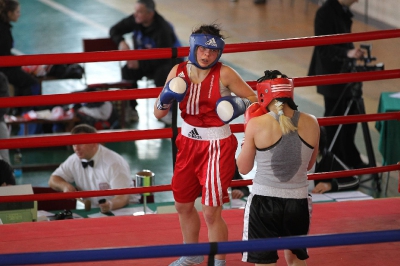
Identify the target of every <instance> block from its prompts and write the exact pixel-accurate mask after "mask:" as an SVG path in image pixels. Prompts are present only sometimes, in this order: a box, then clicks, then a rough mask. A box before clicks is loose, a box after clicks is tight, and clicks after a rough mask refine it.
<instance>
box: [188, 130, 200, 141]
mask: <svg viewBox="0 0 400 266" xmlns="http://www.w3.org/2000/svg"><path fill="white" fill-rule="evenodd" d="M188 137H189V138H192V139H201V136H200V134H199V133H198V132H197V130H196V128H193V129H192V130H191V131H190V132H189V134H188Z"/></svg>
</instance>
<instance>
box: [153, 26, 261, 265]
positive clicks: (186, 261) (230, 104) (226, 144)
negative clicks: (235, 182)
mask: <svg viewBox="0 0 400 266" xmlns="http://www.w3.org/2000/svg"><path fill="white" fill-rule="evenodd" d="M224 45H225V42H224V40H223V37H222V35H221V34H220V29H219V27H218V26H217V25H215V24H212V25H201V26H200V27H199V28H197V29H195V30H194V31H193V32H192V34H191V36H190V52H189V58H188V59H189V60H188V61H185V62H182V63H180V64H178V65H175V66H174V67H173V68H172V69H171V71H170V73H169V75H168V78H167V82H166V83H165V86H164V89H163V90H162V91H161V93H160V95H159V97H158V99H157V101H156V104H155V105H154V115H155V117H156V118H161V117H163V116H165V115H166V114H167V113H168V110H169V109H170V107H171V104H172V103H173V102H174V101H176V102H179V109H180V111H181V112H180V115H181V117H182V120H183V121H182V126H181V131H180V132H179V133H178V136H177V138H176V147H177V150H178V153H177V155H176V163H175V168H174V176H173V177H172V184H171V185H172V191H173V194H174V199H175V207H176V210H177V212H178V215H179V221H180V224H181V230H182V235H183V242H184V243H187V244H189V243H197V242H199V233H200V218H199V214H198V212H197V210H196V208H195V207H194V202H195V200H196V198H197V197H198V196H199V195H200V194H201V197H202V200H201V203H202V205H203V206H202V210H203V211H202V213H203V216H204V221H205V222H206V224H207V229H208V239H209V241H210V242H221V241H227V240H228V228H227V226H226V223H225V221H224V219H223V218H222V216H221V212H222V206H223V204H224V203H226V202H229V195H228V187H229V185H230V183H231V180H232V177H233V176H234V174H235V168H236V167H235V153H236V148H237V139H236V137H235V135H234V134H232V132H231V130H230V127H229V125H228V124H227V123H229V121H231V120H232V119H234V118H235V117H237V116H239V115H241V114H243V113H244V111H245V110H246V105H247V104H249V103H251V102H254V101H257V96H256V94H255V92H254V91H253V90H252V89H251V88H250V86H249V85H248V84H247V83H246V82H245V81H244V80H243V79H242V78H241V77H240V76H239V74H238V73H237V72H236V71H235V70H234V69H232V68H231V67H230V66H227V65H225V64H223V63H221V62H218V61H219V59H220V57H221V54H222V51H223V49H224ZM232 94H234V96H233V95H232ZM246 103H247V104H246ZM203 260H204V257H203V256H183V257H180V258H179V259H177V260H176V261H174V262H172V263H171V264H170V265H169V266H181V265H196V264H200V263H202V262H203ZM224 265H226V261H225V255H224V254H217V255H216V256H215V263H214V266H224Z"/></svg>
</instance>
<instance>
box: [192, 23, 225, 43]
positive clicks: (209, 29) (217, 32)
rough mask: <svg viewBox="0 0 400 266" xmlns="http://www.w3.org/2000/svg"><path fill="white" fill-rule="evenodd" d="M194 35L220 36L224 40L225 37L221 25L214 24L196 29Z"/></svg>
mask: <svg viewBox="0 0 400 266" xmlns="http://www.w3.org/2000/svg"><path fill="white" fill-rule="evenodd" d="M192 33H204V34H211V35H214V36H218V37H220V38H222V39H224V36H222V34H221V28H220V27H219V25H217V24H215V23H213V24H203V25H201V26H200V27H198V28H196V29H194V30H193V31H192Z"/></svg>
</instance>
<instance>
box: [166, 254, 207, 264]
mask: <svg viewBox="0 0 400 266" xmlns="http://www.w3.org/2000/svg"><path fill="white" fill-rule="evenodd" d="M203 261H204V257H203V256H191V257H180V258H179V259H178V260H176V261H174V262H173V263H171V264H170V265H169V266H190V265H197V264H200V263H202V262H203Z"/></svg>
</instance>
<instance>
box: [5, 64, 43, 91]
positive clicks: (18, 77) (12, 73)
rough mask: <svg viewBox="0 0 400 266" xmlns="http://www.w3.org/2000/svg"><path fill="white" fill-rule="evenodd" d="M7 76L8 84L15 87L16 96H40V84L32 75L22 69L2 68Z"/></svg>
mask: <svg viewBox="0 0 400 266" xmlns="http://www.w3.org/2000/svg"><path fill="white" fill-rule="evenodd" d="M0 71H1V72H3V73H4V75H6V76H7V79H8V82H9V83H10V84H12V85H13V86H14V96H29V95H38V94H40V84H39V82H38V80H37V79H36V78H34V77H33V76H32V75H31V74H28V73H26V72H25V71H23V70H22V68H21V67H7V68H1V69H0Z"/></svg>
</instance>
